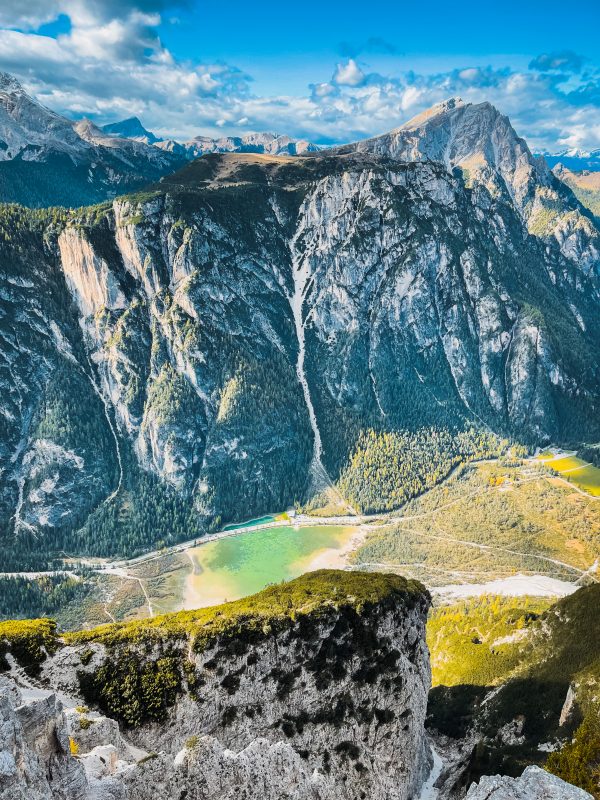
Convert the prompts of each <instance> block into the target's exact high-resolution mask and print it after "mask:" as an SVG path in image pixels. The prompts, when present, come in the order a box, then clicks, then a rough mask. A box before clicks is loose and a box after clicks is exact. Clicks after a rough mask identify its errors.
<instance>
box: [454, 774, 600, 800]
mask: <svg viewBox="0 0 600 800" xmlns="http://www.w3.org/2000/svg"><path fill="white" fill-rule="evenodd" d="M488 798H489V800H492V798H493V800H592V795H591V794H589V793H588V792H585V791H584V790H583V789H578V788H577V787H576V786H572V785H571V784H570V783H566V782H565V781H563V780H561V779H560V778H557V777H556V776H555V775H551V774H550V773H549V772H546V771H545V770H543V769H540V768H539V767H527V769H526V770H525V772H524V773H523V774H522V775H521V777H520V778H507V777H505V776H500V775H491V776H490V775H486V776H484V777H483V778H481V780H480V781H479V784H478V785H477V786H475V785H473V786H471V788H470V789H469V791H468V792H467V800H488Z"/></svg>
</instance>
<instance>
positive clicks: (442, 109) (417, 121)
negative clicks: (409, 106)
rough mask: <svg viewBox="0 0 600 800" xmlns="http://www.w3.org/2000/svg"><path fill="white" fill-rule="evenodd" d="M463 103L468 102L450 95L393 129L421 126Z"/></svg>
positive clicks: (409, 128) (408, 128)
mask: <svg viewBox="0 0 600 800" xmlns="http://www.w3.org/2000/svg"><path fill="white" fill-rule="evenodd" d="M465 105H470V104H469V103H465V102H464V100H463V99H462V98H461V97H450V98H448V100H442V102H441V103H436V104H435V105H433V106H431V108H428V109H426V110H425V111H421V113H420V114H416V115H415V116H414V117H412V118H411V119H409V120H408V122H405V123H403V124H402V125H400V126H398V128H396V129H395V130H412V129H414V128H418V127H421V126H422V125H423V124H425V123H426V122H427V121H428V120H430V119H432V118H433V117H437V116H440V115H441V114H447V113H448V112H449V111H453V110H454V109H456V108H461V107H464V106H465Z"/></svg>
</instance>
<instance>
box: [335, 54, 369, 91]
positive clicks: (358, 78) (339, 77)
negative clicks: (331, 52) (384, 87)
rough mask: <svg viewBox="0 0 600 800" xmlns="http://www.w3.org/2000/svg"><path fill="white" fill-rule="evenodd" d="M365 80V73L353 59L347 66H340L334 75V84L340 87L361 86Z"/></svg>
mask: <svg viewBox="0 0 600 800" xmlns="http://www.w3.org/2000/svg"><path fill="white" fill-rule="evenodd" d="M364 79H365V74H364V72H363V71H362V70H361V68H360V67H359V66H358V64H357V63H356V61H355V60H354V59H353V58H349V59H348V61H347V62H346V63H345V64H338V65H337V67H336V69H335V72H334V75H333V82H334V83H337V85H338V86H359V85H360V84H361V83H362V82H363V81H364Z"/></svg>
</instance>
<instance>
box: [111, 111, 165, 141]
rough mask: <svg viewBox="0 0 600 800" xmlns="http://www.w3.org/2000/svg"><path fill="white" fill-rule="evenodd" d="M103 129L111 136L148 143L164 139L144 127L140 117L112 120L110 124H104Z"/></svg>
mask: <svg viewBox="0 0 600 800" xmlns="http://www.w3.org/2000/svg"><path fill="white" fill-rule="evenodd" d="M102 130H103V131H104V133H107V134H108V135H109V136H119V137H123V138H126V139H136V140H137V141H140V142H145V143H146V144H155V143H156V142H160V141H162V140H161V139H160V138H159V137H158V136H156V135H155V134H154V133H152V131H149V130H147V129H146V128H144V126H143V125H142V122H141V120H140V118H139V117H129V118H128V119H123V120H120V121H119V122H111V123H109V124H108V125H102Z"/></svg>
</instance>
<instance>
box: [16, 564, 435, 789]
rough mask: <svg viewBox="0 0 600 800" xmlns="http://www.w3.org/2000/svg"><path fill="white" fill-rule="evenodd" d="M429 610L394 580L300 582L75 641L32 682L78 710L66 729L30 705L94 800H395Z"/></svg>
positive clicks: (411, 763)
mask: <svg viewBox="0 0 600 800" xmlns="http://www.w3.org/2000/svg"><path fill="white" fill-rule="evenodd" d="M428 604H429V598H428V596H427V593H426V592H425V590H424V588H423V587H421V586H420V585H419V584H416V583H413V582H407V581H405V580H404V579H402V578H399V577H397V576H381V575H366V574H363V575H352V574H344V573H336V572H331V571H325V572H320V573H313V574H312V575H307V576H304V577H302V578H300V579H297V580H296V581H293V582H291V583H290V584H287V585H285V586H283V587H273V588H272V589H267V590H265V592H263V593H260V594H259V595H257V596H256V597H255V598H249V599H248V600H247V601H238V602H237V603H233V604H229V605H226V606H222V607H220V608H219V609H215V610H206V611H201V612H192V614H191V615H190V614H187V616H183V615H176V616H172V617H168V618H165V619H164V621H163V622H159V623H158V625H157V624H156V623H152V622H150V623H149V624H148V625H147V626H145V624H142V626H141V627H140V626H139V625H135V626H134V627H130V628H128V627H127V626H125V627H122V628H114V629H112V628H106V627H105V628H100V629H98V630H97V632H93V633H90V634H82V635H81V636H80V637H78V636H75V637H74V641H73V642H72V643H70V644H68V646H63V647H61V648H60V649H59V650H58V652H57V653H56V654H55V655H54V656H53V657H52V658H50V659H47V660H46V662H44V664H43V669H42V673H41V677H40V681H41V684H42V685H46V686H52V687H53V688H56V689H60V690H61V691H65V690H66V691H67V692H68V695H67V696H72V697H81V696H82V695H83V697H82V700H81V701H80V702H86V703H87V704H88V705H89V706H90V710H86V711H82V710H81V709H79V710H75V709H72V710H69V711H68V713H67V716H66V722H65V718H64V717H63V716H62V715H61V714H60V709H59V708H58V707H57V706H56V703H55V701H54V698H51V699H47V700H44V701H43V702H44V703H46V704H47V705H48V706H52V709H53V714H55V715H56V720H57V721H56V726H57V730H60V731H62V732H63V733H62V734H61V735H62V737H63V738H62V739H61V741H63V740H65V741H63V745H62V746H63V750H65V749H66V748H67V744H68V740H67V739H66V737H65V734H64V731H67V732H68V735H69V736H70V737H71V740H72V742H73V743H74V749H75V750H77V752H78V755H79V758H80V761H79V762H77V761H75V762H74V761H73V760H72V759H71V760H70V761H69V759H68V753H67V754H66V755H64V759H65V763H66V764H68V765H70V766H69V768H70V769H71V770H72V771H73V772H74V773H77V775H78V776H79V777H78V780H81V767H80V766H79V765H80V764H83V766H84V768H85V773H86V775H87V780H88V782H89V786H90V788H89V789H86V791H91V790H92V789H93V790H94V791H96V790H98V791H99V790H101V789H102V788H103V787H105V788H106V796H107V797H112V796H113V794H110V793H109V790H110V792H115V791H116V789H115V786H117V787H118V790H119V792H121V794H115V795H114V796H115V797H117V796H118V797H121V796H122V797H123V798H129V800H150V798H152V797H161V798H165V800H167V799H170V798H180V797H182V796H184V797H186V798H190V800H191V799H195V798H205V797H210V798H213V800H220V799H221V798H233V797H246V798H256V797H259V796H260V797H264V798H267V800H271V798H272V800H276V799H277V800H279V799H280V798H281V800H283V798H288V797H294V798H298V800H299V799H300V798H309V797H310V798H314V799H315V800H334V799H335V798H339V799H340V800H351V798H356V797H362V796H364V797H370V798H381V800H384V798H385V799H386V800H408V799H409V798H412V797H414V796H415V793H416V792H417V791H418V789H419V788H420V786H421V784H422V782H423V780H424V778H425V777H426V773H427V769H428V746H427V744H426V741H425V736H424V720H425V709H426V703H427V694H428V689H429V685H430V671H429V656H428V652H427V647H426V644H425V633H424V626H425V620H426V615H427V608H428ZM179 625H181V626H185V627H178V626H179ZM184 631H185V632H184ZM0 691H2V690H1V689H0ZM3 702H5V704H8V703H9V699H8V692H6V693H5V699H4V700H3ZM36 702H37V705H35V706H32V707H30V706H25V707H24V708H25V709H27V708H35V709H36V713H38V712H39V709H40V707H41V706H40V705H39V703H40V702H41V701H36ZM73 702H75V701H73ZM12 705H13V706H14V705H18V701H15V700H14V699H13V701H12ZM98 708H100V710H101V711H102V712H103V713H109V715H110V713H111V712H112V713H113V714H116V715H117V716H118V717H119V718H120V720H121V723H122V726H121V732H119V730H118V729H117V727H116V723H115V722H111V721H110V719H107V718H106V717H104V716H102V715H99V714H98V713H97V712H96V709H98ZM10 713H11V714H12V715H13V716H14V714H17V716H18V715H24V714H26V713H30V712H26V711H25V710H21V709H17V711H16V712H15V711H11V712H10ZM50 738H51V737H50ZM65 742H67V743H65ZM45 746H46V741H45V740H44V747H45ZM11 748H12V744H11V743H10V742H9V745H8V748H7V749H8V750H10V749H11ZM135 748H138V749H135ZM44 752H45V751H44ZM148 754H153V755H152V757H148ZM3 757H4V756H3ZM102 759H104V761H102ZM0 763H1V762H0ZM44 763H46V762H44ZM61 763H62V762H61ZM63 774H70V773H68V770H67V769H66V767H64V768H63V769H62V771H61V772H60V773H59V776H58V779H60V780H62V779H61V778H60V776H61V775H63ZM58 779H57V785H59V780H58ZM35 780H36V781H38V778H36V779H35ZM1 781H2V776H1V775H0V787H3V784H2V783H1ZM103 781H106V783H103ZM98 782H99V783H98ZM52 791H54V794H52V793H51V794H49V795H48V796H49V797H63V796H64V797H68V798H70V797H71V795H69V794H67V793H65V794H64V795H61V794H60V793H58V789H56V790H52ZM2 796H3V797H4V795H2ZM14 796H15V797H20V795H18V794H16V795H14ZM40 796H44V795H40ZM88 796H91V795H89V794H86V792H84V791H83V790H81V794H80V795H79V797H81V798H85V797H88ZM104 796H105V795H103V794H102V793H100V794H99V797H104ZM11 800H12V795H11Z"/></svg>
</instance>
